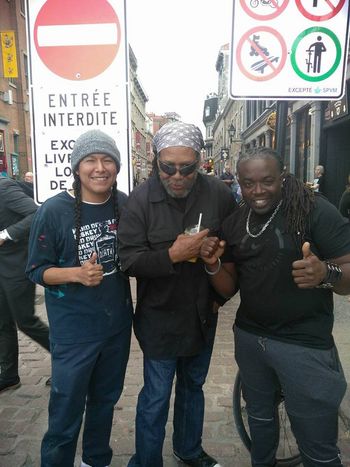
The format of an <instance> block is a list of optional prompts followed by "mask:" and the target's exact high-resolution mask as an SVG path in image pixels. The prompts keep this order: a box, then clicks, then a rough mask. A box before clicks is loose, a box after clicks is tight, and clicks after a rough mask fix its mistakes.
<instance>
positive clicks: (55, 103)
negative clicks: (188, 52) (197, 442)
mask: <svg viewBox="0 0 350 467" xmlns="http://www.w3.org/2000/svg"><path fill="white" fill-rule="evenodd" d="M27 12H28V13H27V18H28V28H27V30H28V35H29V44H30V71H31V73H30V76H31V107H32V147H33V163H34V172H35V180H34V187H35V190H34V191H35V200H36V202H37V203H38V204H41V203H42V202H43V201H45V200H46V199H47V198H49V197H51V196H53V195H54V194H56V193H58V192H60V191H63V190H66V189H69V188H71V185H72V181H73V177H72V174H71V169H70V153H71V151H72V148H73V145H74V142H75V140H76V139H77V137H78V136H79V135H81V134H82V133H84V132H85V131H88V130H90V129H100V130H102V131H104V132H105V133H108V134H109V135H110V136H112V137H113V138H114V139H115V141H116V143H117V146H118V148H119V150H120V153H121V161H122V166H121V172H120V173H119V175H118V188H119V189H120V190H122V191H124V192H126V193H129V189H130V186H131V185H130V183H131V171H130V167H131V165H130V158H129V147H130V145H129V121H128V115H129V113H128V92H127V77H128V64H127V55H128V51H127V40H126V30H125V24H126V21H125V0H108V1H107V0H74V1H71V0H47V1H44V0H27Z"/></svg>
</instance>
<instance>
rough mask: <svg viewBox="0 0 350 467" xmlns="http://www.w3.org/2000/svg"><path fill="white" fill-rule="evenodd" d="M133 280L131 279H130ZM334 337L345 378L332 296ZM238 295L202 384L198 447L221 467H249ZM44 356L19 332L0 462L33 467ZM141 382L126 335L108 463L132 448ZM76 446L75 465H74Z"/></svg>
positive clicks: (347, 452)
mask: <svg viewBox="0 0 350 467" xmlns="http://www.w3.org/2000/svg"><path fill="white" fill-rule="evenodd" d="M133 285H134V284H133ZM42 293H43V292H42V289H38V294H39V295H38V297H37V305H38V306H37V310H38V314H39V315H41V317H42V318H43V319H45V317H46V313H45V306H44V303H43V302H44V300H43V295H42ZM335 301H336V312H335V317H336V319H335V321H336V324H335V329H334V336H335V339H336V342H337V345H338V350H339V353H340V357H341V360H342V363H343V366H344V371H345V373H346V376H347V379H348V381H349V382H350V339H349V335H350V311H349V309H350V304H349V302H348V301H347V298H346V297H336V298H335ZM237 304H238V298H233V299H232V300H230V301H229V302H228V303H227V304H226V305H225V306H224V307H223V308H222V309H221V310H220V315H219V323H218V330H217V336H216V341H215V346H214V352H213V357H212V361H211V366H210V371H209V374H208V378H207V382H206V384H205V395H206V415H205V425H204V434H203V446H204V448H205V449H206V450H207V451H208V452H209V453H210V454H212V455H214V456H215V457H216V458H217V460H218V461H219V462H220V464H221V465H222V466H223V467H249V466H250V462H249V456H248V453H247V451H246V449H245V448H244V446H243V445H242V443H241V441H240V439H239V436H238V434H237V431H236V429H235V427H234V423H233V415H232V400H231V398H232V388H233V383H234V378H235V374H236V371H237V367H236V364H235V361H234V358H233V344H232V340H233V339H232V323H233V320H234V315H235V310H236V308H237ZM49 375H50V357H49V355H48V354H47V353H46V352H45V351H44V350H42V349H41V348H39V347H38V346H37V345H36V344H35V343H34V342H33V341H31V340H30V339H29V338H28V337H26V336H24V335H22V334H21V335H20V376H21V380H22V386H21V387H20V388H19V389H17V390H13V391H8V392H5V393H3V394H1V395H0V467H39V466H40V442H41V439H42V436H43V434H44V432H45V430H46V427H47V404H48V397H49V388H47V387H46V386H45V381H46V379H47V378H48V377H49ZM141 386H142V353H141V351H140V350H139V347H138V344H137V342H136V339H135V338H134V337H133V339H132V347H131V353H130V359H129V364H128V368H127V374H126V380H125V389H124V392H123V395H122V397H121V399H120V401H119V403H118V405H117V407H116V409H115V417H114V424H113V430H112V438H111V445H112V448H113V451H114V456H113V459H112V463H111V467H125V466H126V465H127V462H128V460H129V458H130V456H131V454H132V453H133V447H134V417H135V407H136V401H137V395H138V392H139V390H140V388H141ZM342 410H343V412H344V415H345V417H344V419H345V420H346V422H347V423H349V420H350V391H349V390H348V392H347V395H346V397H345V400H344V403H343V405H342ZM171 421H172V410H171V411H170V414H169V422H168V425H167V436H166V441H165V445H164V467H178V466H179V464H178V463H177V462H176V461H175V460H174V459H173V457H172V447H171V434H172V426H171ZM349 429H350V425H348V428H347V430H348V431H347V432H346V430H345V427H344V426H342V427H341V433H340V443H339V444H340V447H341V449H342V453H343V461H344V465H345V466H346V467H350V431H349ZM79 455H80V445H79V448H78V452H77V458H76V466H77V467H78V466H79V465H80V457H79Z"/></svg>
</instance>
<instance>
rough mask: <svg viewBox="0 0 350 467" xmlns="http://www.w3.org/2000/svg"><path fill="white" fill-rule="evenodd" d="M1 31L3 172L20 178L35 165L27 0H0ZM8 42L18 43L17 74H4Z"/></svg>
mask: <svg viewBox="0 0 350 467" xmlns="http://www.w3.org/2000/svg"><path fill="white" fill-rule="evenodd" d="M0 32H1V39H2V40H1V45H2V47H1V59H0V173H3V174H7V175H9V176H10V177H13V178H20V177H21V176H22V175H23V174H24V173H25V172H26V171H28V170H31V169H32V159H31V148H30V144H31V143H30V115H29V82H28V53H27V42H26V18H25V6H24V0H23V1H22V0H21V1H19V0H16V1H15V0H0ZM8 32H10V33H11V36H9V35H8V34H7V33H8ZM9 37H10V38H9ZM13 39H14V43H13V44H11V42H12V40H13ZM7 45H8V46H11V47H15V51H16V60H17V72H18V73H17V75H16V76H10V77H5V76H4V75H5V74H6V63H5V66H4V60H6V48H7Z"/></svg>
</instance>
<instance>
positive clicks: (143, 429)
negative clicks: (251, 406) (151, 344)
mask: <svg viewBox="0 0 350 467" xmlns="http://www.w3.org/2000/svg"><path fill="white" fill-rule="evenodd" d="M212 349H213V345H212V344H210V345H208V346H207V347H206V348H205V349H204V350H203V351H202V352H201V353H200V354H199V355H196V356H194V357H177V358H170V359H166V360H152V359H149V358H146V357H144V386H143V388H142V390H141V392H140V394H139V398H138V403H137V415H136V454H135V455H134V456H133V457H132V458H131V459H130V461H129V464H128V466H129V467H136V466H137V467H138V466H142V467H162V466H163V458H162V450H163V443H164V437H165V425H166V423H167V420H168V412H169V402H170V396H171V391H172V386H173V381H174V377H175V374H176V386H175V403H174V420H173V425H174V434H173V447H174V452H175V453H176V454H178V455H179V456H180V457H182V458H184V459H191V458H193V457H197V456H198V455H199V454H200V453H201V452H202V431H203V418H204V394H203V384H204V383H205V379H206V376H207V373H208V369H209V364H210V358H211V354H212Z"/></svg>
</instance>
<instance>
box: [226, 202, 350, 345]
mask: <svg viewBox="0 0 350 467" xmlns="http://www.w3.org/2000/svg"><path fill="white" fill-rule="evenodd" d="M248 212H249V209H248V208H247V206H242V207H240V208H239V209H238V210H236V211H235V212H234V213H233V214H232V215H231V216H230V217H229V218H228V219H226V221H225V222H224V223H223V237H224V238H225V239H226V241H227V245H228V248H227V252H226V254H225V256H224V257H223V261H233V262H234V263H235V265H236V268H237V272H238V278H239V287H240V295H241V303H240V306H239V308H238V312H237V317H236V323H235V324H236V325H237V326H238V327H240V328H242V329H245V330H247V331H249V332H252V333H254V334H257V335H262V336H269V337H271V338H274V339H277V340H281V341H285V342H291V343H294V344H299V345H304V346H307V347H315V348H322V349H327V348H330V347H332V346H333V338H332V327H333V295H332V292H331V291H330V290H326V289H317V288H314V289H299V288H298V287H297V286H296V285H295V283H294V281H293V277H292V263H293V261H295V260H297V259H301V258H302V253H301V245H302V241H301V239H298V235H297V234H295V235H291V234H289V233H287V232H286V229H285V223H284V216H283V214H282V212H281V211H279V213H278V214H277V216H276V217H275V219H274V220H273V221H272V222H271V224H270V225H269V226H268V228H267V229H266V231H265V232H264V233H263V234H262V235H261V236H259V237H258V238H251V237H250V236H249V235H248V234H247V232H246V222H247V215H248ZM270 215H271V214H268V215H266V216H258V215H256V214H254V213H253V214H252V216H251V219H250V224H249V227H250V231H251V232H253V233H257V232H259V230H260V229H261V227H262V226H263V225H264V223H265V222H266V221H267V220H268V219H269V217H270ZM304 240H305V241H309V242H310V244H311V250H312V251H313V253H315V254H316V255H317V256H318V257H320V258H321V259H331V258H337V257H339V256H343V255H345V254H350V224H349V223H348V222H346V220H345V219H344V218H343V217H342V216H341V215H340V214H339V212H338V211H337V209H336V208H335V207H334V206H333V205H331V204H330V203H328V202H327V201H326V200H325V199H324V198H323V197H321V196H318V195H317V196H316V201H315V208H314V210H313V212H312V214H311V227H310V231H309V232H308V234H307V235H306V238H305V239H304Z"/></svg>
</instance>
